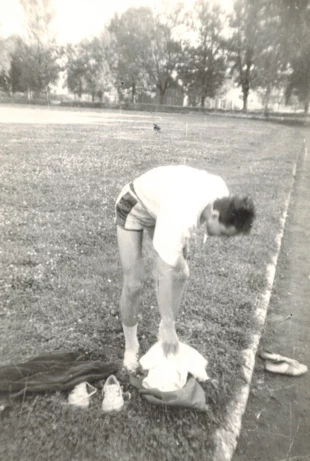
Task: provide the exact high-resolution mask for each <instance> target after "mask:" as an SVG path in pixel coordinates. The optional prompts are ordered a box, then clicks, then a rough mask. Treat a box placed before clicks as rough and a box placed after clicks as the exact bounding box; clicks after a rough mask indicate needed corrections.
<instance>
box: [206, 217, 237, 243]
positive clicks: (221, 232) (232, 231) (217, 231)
mask: <svg viewBox="0 0 310 461" xmlns="http://www.w3.org/2000/svg"><path fill="white" fill-rule="evenodd" d="M206 228H207V234H208V235H210V236H214V237H232V236H233V235H237V233H238V231H237V229H236V228H235V227H234V226H228V227H227V226H225V225H224V224H222V223H220V222H219V214H218V212H216V211H213V212H212V214H211V216H210V217H209V218H208V219H207V221H206Z"/></svg>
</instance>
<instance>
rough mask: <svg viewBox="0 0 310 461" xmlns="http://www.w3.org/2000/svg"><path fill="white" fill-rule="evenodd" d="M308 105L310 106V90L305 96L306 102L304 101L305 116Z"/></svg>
mask: <svg viewBox="0 0 310 461" xmlns="http://www.w3.org/2000/svg"><path fill="white" fill-rule="evenodd" d="M309 104H310V90H309V91H308V94H307V96H306V100H305V105H304V111H305V114H307V113H308V111H309Z"/></svg>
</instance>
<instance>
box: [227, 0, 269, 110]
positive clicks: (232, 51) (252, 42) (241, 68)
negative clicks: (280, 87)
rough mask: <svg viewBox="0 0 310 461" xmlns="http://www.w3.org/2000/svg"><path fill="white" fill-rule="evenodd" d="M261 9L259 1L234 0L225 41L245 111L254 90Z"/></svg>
mask: <svg viewBox="0 0 310 461" xmlns="http://www.w3.org/2000/svg"><path fill="white" fill-rule="evenodd" d="M260 8H261V2H260V0H236V2H235V4H234V12H233V14H232V16H231V21H230V27H231V29H232V36H231V38H230V39H229V41H227V46H228V51H229V56H230V60H231V62H232V66H231V73H232V75H233V76H234V77H235V81H236V83H237V84H238V85H239V86H241V89H242V93H243V110H244V111H247V101H248V96H249V92H250V89H251V88H252V89H253V88H255V77H256V70H255V65H254V62H255V53H256V44H257V40H258V37H259V29H258V27H257V18H258V14H259V11H260Z"/></svg>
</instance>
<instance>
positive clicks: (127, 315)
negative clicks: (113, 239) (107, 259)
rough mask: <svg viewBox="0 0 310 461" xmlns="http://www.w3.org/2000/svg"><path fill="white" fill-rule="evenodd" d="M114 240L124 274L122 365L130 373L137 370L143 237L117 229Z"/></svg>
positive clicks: (142, 273) (142, 277) (121, 301)
mask: <svg viewBox="0 0 310 461" xmlns="http://www.w3.org/2000/svg"><path fill="white" fill-rule="evenodd" d="M117 238H118V246H119V253H120V259H121V263H122V267H123V271H124V284H123V290H122V296H121V300H120V309H121V317H122V323H123V331H124V335H125V355H124V365H125V367H126V368H127V369H128V370H129V371H133V370H135V369H136V368H137V367H138V351H139V343H138V338H137V324H138V313H139V308H140V298H141V292H142V287H143V279H144V265H143V260H142V238H143V233H142V232H134V231H126V230H124V229H122V228H121V227H119V226H117Z"/></svg>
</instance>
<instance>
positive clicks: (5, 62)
mask: <svg viewBox="0 0 310 461" xmlns="http://www.w3.org/2000/svg"><path fill="white" fill-rule="evenodd" d="M2 45H3V46H4V49H5V53H2V59H1V64H2V65H1V67H2V70H1V71H0V88H2V90H3V91H5V92H6V93H8V94H9V95H12V94H14V93H16V92H18V91H20V92H24V91H26V90H27V87H26V86H25V85H24V84H23V78H22V76H23V62H22V55H23V47H24V44H23V41H22V39H21V38H20V37H17V36H12V37H9V38H8V39H6V40H3V43H2Z"/></svg>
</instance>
